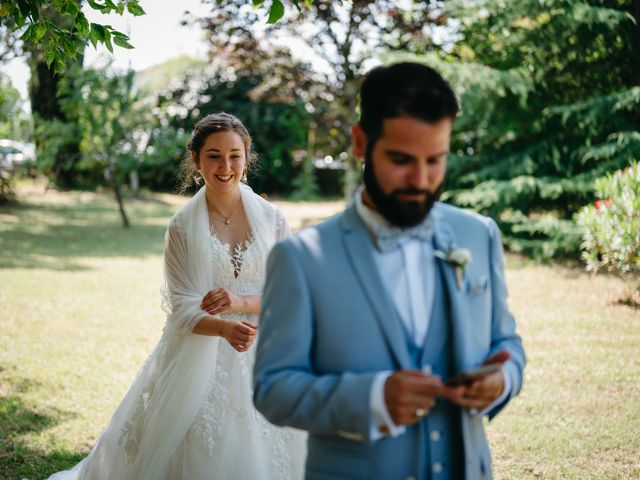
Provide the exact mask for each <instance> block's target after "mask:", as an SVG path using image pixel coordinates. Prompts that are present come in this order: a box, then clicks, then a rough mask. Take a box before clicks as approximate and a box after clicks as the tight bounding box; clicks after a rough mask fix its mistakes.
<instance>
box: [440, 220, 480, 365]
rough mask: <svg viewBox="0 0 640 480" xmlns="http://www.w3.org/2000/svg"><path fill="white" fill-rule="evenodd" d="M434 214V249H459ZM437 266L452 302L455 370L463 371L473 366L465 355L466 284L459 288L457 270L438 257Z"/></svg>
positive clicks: (449, 232) (467, 341) (447, 226)
mask: <svg viewBox="0 0 640 480" xmlns="http://www.w3.org/2000/svg"><path fill="white" fill-rule="evenodd" d="M434 214H435V216H436V222H435V227H434V235H433V248H434V249H435V250H440V251H441V252H448V251H449V250H452V249H454V248H457V246H456V242H455V237H454V235H453V231H452V230H451V227H450V226H449V224H448V223H447V222H446V220H445V219H444V218H443V217H442V216H441V215H439V214H438V213H436V210H434ZM436 266H437V268H439V269H440V273H441V278H443V279H444V282H443V283H444V285H443V289H444V290H445V292H446V296H445V298H448V299H449V301H450V312H451V336H452V345H453V359H454V369H455V371H462V370H465V369H467V368H470V367H471V366H472V365H468V364H467V363H468V360H467V356H466V355H465V352H467V351H469V350H468V345H469V339H468V338H467V337H468V335H469V333H468V329H467V328H465V326H466V324H467V321H468V317H469V312H468V310H467V303H466V301H465V299H464V284H463V286H462V288H458V285H457V282H456V275H455V269H454V267H453V266H452V265H451V264H449V262H447V261H446V260H444V259H442V258H439V257H436Z"/></svg>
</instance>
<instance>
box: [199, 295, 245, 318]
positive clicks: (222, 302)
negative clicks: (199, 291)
mask: <svg viewBox="0 0 640 480" xmlns="http://www.w3.org/2000/svg"><path fill="white" fill-rule="evenodd" d="M243 305H244V304H243V302H242V297H241V296H239V295H235V294H234V293H232V292H230V291H229V290H228V289H226V288H216V289H215V290H211V291H210V292H207V294H206V295H205V296H204V297H203V298H202V303H201V304H200V308H201V309H202V310H204V311H205V312H207V313H210V314H211V315H216V314H218V313H224V312H237V311H240V309H241V308H242V307H243Z"/></svg>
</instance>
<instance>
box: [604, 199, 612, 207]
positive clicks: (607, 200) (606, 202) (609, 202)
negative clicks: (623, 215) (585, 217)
mask: <svg viewBox="0 0 640 480" xmlns="http://www.w3.org/2000/svg"><path fill="white" fill-rule="evenodd" d="M612 203H613V200H611V199H610V198H607V199H606V200H605V201H604V206H605V207H607V208H609V207H610V206H611V204H612Z"/></svg>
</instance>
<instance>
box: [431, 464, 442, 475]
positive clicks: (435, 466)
mask: <svg viewBox="0 0 640 480" xmlns="http://www.w3.org/2000/svg"><path fill="white" fill-rule="evenodd" d="M431 469H432V470H433V473H441V472H442V464H441V463H440V462H436V463H434V464H433V466H432V467H431Z"/></svg>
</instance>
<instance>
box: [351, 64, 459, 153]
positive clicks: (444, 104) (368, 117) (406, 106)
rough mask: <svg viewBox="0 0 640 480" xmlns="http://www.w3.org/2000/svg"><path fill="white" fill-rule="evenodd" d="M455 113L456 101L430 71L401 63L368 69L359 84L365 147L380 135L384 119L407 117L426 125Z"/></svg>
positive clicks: (456, 108)
mask: <svg viewBox="0 0 640 480" xmlns="http://www.w3.org/2000/svg"><path fill="white" fill-rule="evenodd" d="M457 113H458V100H457V99H456V96H455V94H454V93H453V90H451V87H450V86H449V84H448V83H447V82H446V81H445V80H444V79H443V78H442V77H441V76H440V74H439V73H438V72H436V71H435V70H434V69H433V68H431V67H427V66H426V65H421V64H419V63H412V62H403V63H396V64H393V65H389V66H381V67H376V68H374V69H373V70H371V71H370V72H369V73H368V74H367V75H366V77H365V78H364V80H363V81H362V84H361V85H360V122H359V123H360V126H361V127H362V130H364V133H366V135H367V137H368V138H367V139H368V143H369V145H372V144H373V143H375V141H376V140H377V139H378V138H379V137H380V136H381V135H382V126H383V123H384V120H385V119H388V118H396V117H401V116H409V117H414V118H417V119H418V120H422V121H424V122H427V123H435V122H437V121H439V120H441V119H443V118H451V119H452V120H453V119H454V118H455V116H456V115H457Z"/></svg>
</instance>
